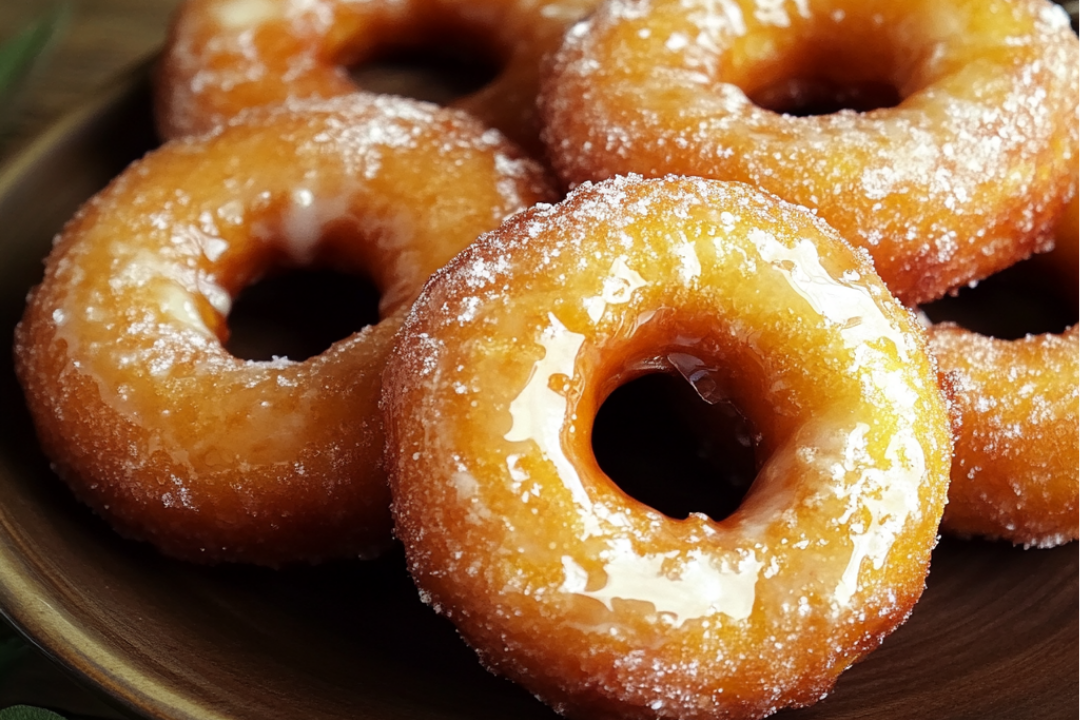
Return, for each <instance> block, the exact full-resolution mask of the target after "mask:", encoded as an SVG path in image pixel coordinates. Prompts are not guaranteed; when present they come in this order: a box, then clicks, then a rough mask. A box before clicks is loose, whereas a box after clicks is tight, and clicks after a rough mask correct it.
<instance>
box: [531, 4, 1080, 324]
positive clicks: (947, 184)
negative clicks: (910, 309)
mask: <svg viewBox="0 0 1080 720" xmlns="http://www.w3.org/2000/svg"><path fill="white" fill-rule="evenodd" d="M1078 58H1080V52H1078V41H1077V37H1076V35H1075V34H1074V33H1073V32H1072V30H1071V29H1070V27H1069V18H1068V16H1067V15H1066V14H1065V13H1064V11H1063V10H1062V9H1061V8H1060V7H1058V6H1056V5H1054V4H1052V3H1050V2H1048V0H945V1H942V0H892V1H888V2H865V3H858V2H850V0H815V2H796V3H762V2H754V0H724V1H723V2H716V1H715V0H612V1H611V2H608V3H605V4H604V6H603V7H602V8H600V9H598V10H597V12H596V13H594V14H593V15H591V16H590V17H589V18H588V19H587V20H586V21H584V22H582V23H579V24H578V25H576V26H575V27H574V28H573V29H572V30H571V31H570V32H569V33H568V35H567V42H566V43H565V44H564V45H563V47H562V49H561V50H560V51H559V52H558V53H557V55H556V59H555V69H554V72H553V73H552V74H551V75H550V76H549V77H547V78H546V79H545V82H544V84H543V86H542V92H541V112H542V117H543V119H544V122H545V131H544V132H545V139H546V142H547V145H548V148H549V154H550V156H551V161H552V163H553V164H554V166H555V168H556V170H557V171H558V172H559V173H560V174H561V175H562V176H563V178H564V180H565V181H567V182H568V183H570V184H574V183H578V182H581V181H583V180H598V179H600V178H604V177H609V176H611V175H614V174H618V173H626V172H637V173H642V174H645V175H648V176H658V175H663V174H665V173H669V172H674V173H681V174H689V175H701V176H706V177H713V178H719V179H732V180H742V181H745V182H749V183H751V184H754V185H757V186H759V187H761V188H763V189H766V190H768V191H770V192H773V193H776V194H777V195H779V196H781V197H783V198H785V199H787V200H790V201H792V202H797V203H799V204H801V205H806V206H808V207H812V208H815V209H816V210H817V212H818V213H819V214H820V215H821V217H823V218H825V220H826V221H828V222H829V224H831V225H833V226H834V227H835V228H836V229H837V230H839V231H840V234H841V235H842V236H844V237H845V238H847V239H848V240H849V241H850V242H852V243H854V244H857V245H859V246H861V247H864V248H866V249H867V250H868V251H869V252H870V253H871V255H873V257H874V262H875V265H876V268H877V271H878V273H879V274H880V275H881V277H882V279H884V280H885V282H886V284H887V285H888V286H889V287H890V288H891V289H892V290H893V292H894V293H895V294H896V295H897V297H899V298H900V299H901V300H902V301H903V302H904V303H906V304H908V305H909V306H914V305H916V304H919V303H922V302H927V301H930V300H933V299H936V298H938V297H940V296H942V295H943V294H944V293H945V292H947V291H949V290H951V289H954V288H957V287H960V286H962V285H964V284H967V283H968V282H970V281H971V280H973V279H979V278H983V277H986V276H988V275H990V274H992V273H994V272H996V271H998V270H1001V269H1003V268H1005V267H1008V266H1009V265H1012V264H1013V263H1015V262H1016V261H1018V260H1020V259H1023V258H1024V257H1027V256H1028V255H1030V254H1031V253H1032V252H1033V251H1036V250H1040V249H1046V248H1047V247H1049V244H1050V236H1051V234H1052V231H1053V228H1054V224H1055V223H1056V222H1057V220H1058V217H1059V216H1060V214H1061V213H1062V211H1063V209H1064V206H1063V203H1064V199H1065V198H1066V197H1067V196H1068V195H1067V193H1066V192H1065V190H1066V188H1067V186H1068V181H1069V177H1070V175H1071V174H1073V173H1075V169H1076V165H1077V162H1078V157H1080V154H1078V143H1080V138H1078V132H1077V120H1076V108H1077V94H1078V89H1077V88H1078V84H1080V80H1078V78H1080V60H1078ZM845 93H849V94H850V93H853V94H854V95H855V96H856V97H844V94H845ZM860 95H862V96H863V97H858V96H860ZM875 95H876V96H878V97H873V96H875ZM814 96H824V97H825V99H835V100H836V101H837V102H838V103H839V104H840V105H841V107H843V106H845V104H847V105H855V106H858V105H859V104H860V103H861V102H862V101H865V100H876V101H877V102H871V103H870V104H869V106H868V107H869V108H871V109H869V110H868V111H866V112H856V111H854V110H850V109H849V110H841V111H839V112H832V113H826V114H819V115H812V116H809V117H797V116H795V115H794V114H786V113H785V112H784V111H786V110H789V109H794V110H796V111H797V110H799V109H800V108H799V107H798V106H799V105H800V103H802V102H804V101H807V102H809V101H811V100H813V99H815V97H814ZM866 96H871V97H866ZM789 100H790V101H793V104H794V106H795V107H794V108H792V107H791V105H789V102H788V101H789ZM882 105H884V107H883V106H882ZM890 105H894V106H891V107H890ZM768 107H773V108H775V109H776V110H777V111H774V110H771V109H767V108H768Z"/></svg>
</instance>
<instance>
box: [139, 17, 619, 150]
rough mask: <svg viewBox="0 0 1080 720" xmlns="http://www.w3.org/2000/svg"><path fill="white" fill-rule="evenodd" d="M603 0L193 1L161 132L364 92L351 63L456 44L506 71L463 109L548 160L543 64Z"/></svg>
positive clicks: (181, 32)
mask: <svg viewBox="0 0 1080 720" xmlns="http://www.w3.org/2000/svg"><path fill="white" fill-rule="evenodd" d="M597 2H598V0H403V1H402V0H370V1H366V2H355V1H349V0H187V2H185V3H183V4H182V5H181V6H180V7H179V9H178V11H177V13H176V16H175V17H174V19H173V23H172V26H171V30H170V33H169V38H168V40H167V42H166V47H165V51H164V53H163V56H162V58H161V60H160V62H159V68H158V73H157V77H156V82H155V95H156V101H155V108H156V117H157V124H158V128H159V131H160V133H161V135H162V136H163V137H166V138H170V137H178V136H182V135H189V134H192V133H199V132H205V131H207V130H210V129H211V128H213V127H214V126H215V125H217V124H219V123H221V122H223V121H225V120H227V119H229V118H231V117H234V116H235V115H237V114H238V113H239V112H241V111H242V110H243V109H245V108H249V107H258V106H263V105H272V104H277V103H280V102H283V101H284V100H287V99H290V98H291V99H296V98H308V97H324V98H325V97H334V96H337V95H344V94H347V93H351V92H355V91H356V90H357V86H356V83H355V82H354V81H353V80H352V79H351V78H350V76H349V71H348V68H349V66H351V65H361V64H363V63H364V62H367V61H370V60H373V59H378V58H379V57H380V56H382V55H384V54H386V53H388V52H393V51H401V50H403V49H404V50H407V49H410V48H413V49H416V48H420V49H423V48H424V47H425V46H427V47H432V46H434V47H439V46H440V45H442V46H446V47H445V48H444V49H447V50H451V51H452V50H458V51H462V52H465V53H470V54H472V55H478V56H479V57H480V58H481V59H487V60H491V61H492V62H493V63H494V64H495V65H497V66H498V68H499V69H498V71H497V72H496V74H495V77H494V78H493V79H492V80H491V81H490V82H488V83H486V84H485V85H484V86H482V87H481V88H479V89H477V90H476V91H474V92H472V93H470V94H468V95H466V96H464V97H462V98H460V99H458V100H456V101H454V103H453V104H454V106H455V107H459V108H461V109H463V110H466V111H467V112H469V113H471V114H473V115H475V116H476V117H477V118H479V119H480V120H481V121H482V122H484V123H485V124H487V125H489V126H491V127H495V128H498V129H499V130H501V131H502V132H503V133H504V134H505V135H507V136H508V137H510V138H511V139H512V140H514V141H515V142H517V143H518V144H520V145H521V146H523V147H525V148H526V149H528V150H530V151H531V152H534V153H538V152H539V151H540V148H541V145H540V141H539V121H538V119H537V117H536V95H537V93H538V92H539V82H540V81H539V74H540V68H541V65H542V62H543V60H544V59H545V58H546V56H547V55H548V54H549V53H551V52H553V51H554V50H555V49H556V48H557V47H558V45H559V43H560V42H561V40H562V35H563V32H564V30H565V29H566V28H567V27H568V26H569V25H570V24H571V23H572V22H573V21H575V20H577V19H579V18H580V17H582V16H584V15H585V14H586V13H587V12H588V11H590V10H591V9H592V8H593V6H595V5H596V4H597Z"/></svg>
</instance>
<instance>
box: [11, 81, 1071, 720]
mask: <svg viewBox="0 0 1080 720" xmlns="http://www.w3.org/2000/svg"><path fill="white" fill-rule="evenodd" d="M148 108H149V100H148V90H147V83H146V73H145V72H140V73H136V74H135V75H134V76H133V77H132V78H130V79H128V80H125V81H121V82H119V83H117V85H116V86H115V88H114V89H113V90H112V91H110V92H108V93H106V94H104V95H102V96H100V97H99V98H98V99H96V100H94V101H93V102H91V103H90V104H89V105H87V106H86V107H84V108H82V109H80V110H79V111H77V112H75V113H74V114H72V115H71V116H70V117H68V118H67V119H65V120H64V121H63V122H61V123H60V124H59V125H58V126H56V127H55V128H54V129H53V130H52V131H51V132H49V133H47V134H46V135H45V136H44V137H42V138H41V139H40V140H39V142H37V144H35V145H33V146H32V147H30V148H29V149H28V150H27V151H26V152H25V153H23V154H22V155H21V156H20V157H18V158H16V160H15V161H14V162H13V163H12V164H10V165H9V166H8V167H7V169H6V171H4V172H3V173H2V174H0V333H2V334H3V337H4V338H7V339H6V340H5V341H4V342H5V343H9V342H10V338H11V333H12V328H13V327H14V325H15V323H16V321H17V320H18V318H19V316H20V315H21V313H22V307H23V301H24V297H25V294H26V291H27V290H28V289H29V288H30V286H31V285H33V284H34V283H36V282H37V281H38V279H39V277H40V273H41V260H42V258H43V257H44V256H45V254H46V253H47V252H48V248H49V242H50V238H51V237H52V235H53V234H54V233H55V232H56V231H57V230H58V229H59V228H60V226H61V224H62V223H63V222H64V221H65V220H66V219H67V218H68V217H69V216H70V215H71V214H72V212H73V211H74V210H75V208H76V207H77V205H78V204H79V203H81V202H82V201H83V200H84V199H86V198H87V197H88V196H90V195H91V194H92V193H93V192H94V191H96V190H97V189H98V188H100V187H101V186H103V185H104V184H105V183H106V182H107V181H108V180H109V179H110V178H111V177H113V176H114V175H115V174H116V173H118V172H119V171H120V170H121V168H123V166H124V165H125V164H126V163H127V162H129V161H130V160H132V159H133V158H135V157H137V156H138V155H140V154H141V153H142V152H143V151H145V150H146V149H148V148H150V147H152V146H153V145H154V143H155V140H154V136H153V132H152V130H151V124H150V118H149V110H148ZM10 355H11V353H10V350H9V351H6V352H3V353H0V409H2V412H0V608H2V610H3V613H4V615H5V616H6V617H7V618H8V619H9V620H10V621H11V622H12V623H13V624H14V625H16V626H17V627H18V628H20V629H21V630H22V631H23V632H24V633H25V634H26V636H27V637H29V638H30V639H31V640H32V641H33V642H34V643H36V644H37V645H38V646H39V647H41V648H42V649H44V651H45V652H47V653H48V654H49V655H51V656H52V657H53V658H55V659H56V660H57V661H59V662H60V663H61V664H62V665H64V666H66V667H67V668H68V669H70V670H71V671H73V672H74V673H75V674H76V675H77V676H79V677H81V678H83V679H84V680H85V681H86V682H87V683H88V684H90V685H91V686H92V687H96V688H98V689H100V690H102V691H103V692H104V693H105V694H106V695H108V696H111V697H112V698H114V699H115V700H116V702H117V704H118V705H119V707H121V708H123V709H125V710H128V711H131V712H133V713H134V714H137V715H143V716H146V717H151V718H162V719H168V720H173V719H181V718H191V719H194V718H199V719H200V720H210V719H217V718H221V719H222V720H224V719H225V718H228V719H230V720H275V719H278V718H280V719H282V720H296V719H297V718H305V719H306V720H328V719H330V718H343V719H344V718H349V719H350V720H358V719H364V718H369V719H372V720H376V719H377V720H390V719H391V718H393V719H395V720H404V719H410V720H412V719H416V720H419V719H421V718H425V719H426V718H431V719H434V718H439V719H441V720H449V719H450V718H469V719H471V720H476V719H480V718H506V719H510V718H514V719H526V718H549V719H550V718H553V717H554V714H553V713H552V712H551V711H550V710H548V709H547V708H545V707H544V706H542V705H541V704H539V703H538V702H536V701H535V700H533V699H532V698H531V697H530V696H529V695H527V694H526V693H525V692H523V691H521V690H520V689H518V688H517V687H515V686H513V685H511V684H510V683H508V682H505V681H503V680H500V679H497V678H495V677H493V676H490V675H488V674H487V673H486V672H485V671H484V670H483V669H482V668H481V667H480V665H479V664H478V663H477V661H476V658H475V656H474V655H473V653H472V652H471V651H470V650H468V649H467V648H466V647H465V646H464V645H463V644H462V643H461V642H460V640H459V639H458V637H457V636H456V634H455V633H454V631H453V629H452V628H451V627H450V626H449V625H448V624H447V623H445V622H444V621H443V620H441V619H439V618H437V617H436V616H435V615H434V614H433V613H432V612H430V611H429V610H428V609H427V608H426V607H424V606H423V605H422V604H421V603H420V602H419V601H418V599H417V595H416V592H415V590H414V589H413V587H412V584H411V582H410V580H409V578H408V577H407V575H406V574H405V572H404V569H403V561H402V557H401V554H400V553H399V552H394V553H391V554H390V556H389V557H386V558H384V559H382V560H379V561H377V562H372V563H362V562H348V563H340V564H337V565H332V566H327V567H319V568H307V569H296V570H286V571H281V572H273V571H267V570H261V569H251V568H237V567H227V568H210V569H208V568H201V567H193V566H189V565H184V564H181V563H177V562H173V561H170V560H165V559H162V558H161V557H159V556H158V555H157V554H156V553H155V552H154V551H153V550H151V549H150V548H148V547H147V546H145V545H142V544H138V543H133V542H128V541H125V540H122V539H120V538H119V537H117V536H116V535H114V534H113V533H112V532H111V531H110V530H109V528H108V527H106V526H105V525H104V524H103V523H102V522H101V521H99V520H98V519H97V518H96V517H94V516H93V515H92V514H91V513H90V512H89V511H88V510H86V509H85V508H84V507H82V506H80V505H79V504H77V503H76V502H75V501H74V500H73V499H72V497H71V496H70V494H69V493H68V491H67V489H66V488H65V487H64V486H63V485H62V484H61V483H60V481H59V480H58V479H57V478H56V477H55V476H54V475H53V474H52V473H51V472H50V470H49V465H48V462H47V461H46V459H45V458H44V457H42V456H41V454H40V453H39V451H38V450H37V444H36V441H35V438H34V435H33V431H32V428H31V426H30V421H29V418H28V416H27V412H26V409H25V406H24V403H23V399H22V395H21V392H20V390H19V387H18V385H17V383H16V381H15V378H14V375H13V372H12V367H11V360H10ZM1077 607H1078V600H1077V547H1076V545H1075V544H1071V545H1068V546H1065V547H1063V548H1058V549H1055V550H1046V551H1035V550H1032V551H1024V550H1020V549H1015V548H1012V547H1010V546H1008V545H1003V544H996V543H983V542H959V541H954V540H948V539H947V540H944V541H942V543H941V545H940V546H939V547H938V549H937V550H936V551H935V553H934V559H933V567H932V572H931V575H930V579H929V588H928V590H927V592H926V594H925V596H924V599H923V600H922V601H921V602H920V603H919V605H918V606H917V607H916V609H915V612H914V614H913V616H912V617H911V619H910V621H909V622H908V623H907V624H906V625H904V626H903V627H902V628H901V629H900V630H899V631H898V632H897V633H895V634H894V635H893V636H892V637H890V638H889V639H888V640H887V641H886V643H885V644H884V646H883V647H882V648H881V649H880V650H879V651H878V652H876V653H874V654H873V655H872V656H870V658H869V659H867V660H866V661H864V662H863V663H861V664H859V665H858V666H856V667H854V668H852V669H851V670H850V671H849V672H848V673H846V674H845V675H844V676H843V677H842V678H841V679H840V683H839V685H838V686H837V688H836V690H835V692H834V693H833V694H832V695H831V696H830V697H829V698H828V699H826V700H825V701H824V702H822V703H820V704H818V705H817V706H815V707H813V708H809V709H805V710H799V711H789V712H785V713H782V714H781V716H780V717H786V718H792V719H794V718H803V719H807V718H830V719H833V720H839V719H841V718H845V719H846V718H876V719H877V720H888V719H899V718H904V719H907V718H923V717H925V718H951V719H956V718H972V719H975V718H978V719H979V720H994V719H999V720H1015V719H1016V718H1027V719H1029V720H1038V719H1051V718H1054V719H1056V718H1066V717H1068V718H1075V717H1076V716H1075V715H1074V714H1073V713H1075V712H1076V708H1077V703H1078V697H1077V674H1078V662H1077V657H1078V647H1077V635H1078V628H1077Z"/></svg>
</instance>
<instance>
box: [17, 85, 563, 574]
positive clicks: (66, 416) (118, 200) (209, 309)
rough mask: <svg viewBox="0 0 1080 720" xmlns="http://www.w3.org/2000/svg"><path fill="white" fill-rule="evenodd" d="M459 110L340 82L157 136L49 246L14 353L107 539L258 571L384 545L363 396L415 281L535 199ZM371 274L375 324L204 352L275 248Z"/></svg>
mask: <svg viewBox="0 0 1080 720" xmlns="http://www.w3.org/2000/svg"><path fill="white" fill-rule="evenodd" d="M550 197H551V195H550V191H549V190H548V188H547V186H546V184H545V182H544V180H543V176H542V173H541V171H540V169H539V168H538V166H536V165H535V164H533V163H531V162H527V161H522V160H520V159H519V158H518V156H517V154H516V150H514V149H513V147H512V146H510V144H509V143H508V142H507V141H506V140H505V139H503V138H502V137H501V136H500V135H498V134H497V133H495V132H494V131H490V130H485V129H483V128H482V127H481V126H480V125H479V123H477V122H475V121H474V120H472V119H471V118H469V117H468V116H466V115H465V114H464V113H460V112H452V111H449V110H442V109H439V108H436V107H435V106H433V105H427V104H423V103H418V102H412V101H407V100H401V99H397V98H376V97H374V96H368V95H361V94H356V95H353V96H350V97H347V98H338V99H335V100H327V101H319V102H315V103H309V104H300V103H296V104H292V105H290V106H289V107H287V108H283V109H281V110H278V111H275V112H272V113H252V114H251V115H250V116H249V117H247V118H245V119H243V120H240V121H237V122H235V123H234V124H232V125H230V126H228V127H226V128H223V129H220V130H218V131H216V132H215V133H214V134H212V135H208V136H206V137H202V138H196V139H191V140H184V141H175V142H172V143H169V144H166V145H165V146H163V147H162V148H161V149H160V150H158V151H155V152H153V153H151V154H150V155H148V156H147V157H145V158H144V159H143V160H141V161H139V162H137V163H135V164H133V165H132V166H131V167H130V168H128V170H127V171H125V172H124V173H123V174H122V175H121V176H120V177H119V178H117V179H116V180H115V181H114V182H113V183H112V184H111V185H110V186H109V187H108V188H107V189H106V190H104V191H103V192H102V193H101V194H99V195H98V196H96V197H95V198H93V199H92V200H90V201H89V202H88V203H87V204H86V205H85V206H84V207H83V208H82V209H81V210H80V211H79V213H78V215H77V216H76V217H75V218H74V219H73V220H72V221H71V222H69V223H68V225H67V226H66V228H65V229H64V231H63V232H62V234H61V235H60V236H59V238H58V239H57V241H56V244H55V247H54V248H53V251H52V253H51V254H50V256H49V258H48V260H47V262H46V268H45V278H44V280H43V282H42V284H41V285H40V286H38V287H37V288H36V289H35V290H34V291H33V292H32V293H31V296H30V298H29V304H28V307H27V309H26V313H25V315H24V317H23V320H22V322H21V324H20V325H19V327H18V330H17V332H16V347H15V355H16V366H17V371H18V375H19V379H20V381H21V382H22V384H23V388H24V390H25V393H26V398H27V403H28V405H29V407H30V410H31V413H32V415H33V418H34V422H35V425H36V428H37V431H38V434H39V437H40V439H41V442H42V445H43V447H44V449H45V451H46V453H47V454H48V455H49V456H50V458H51V459H52V461H53V464H54V467H55V469H56V471H57V472H58V473H59V474H60V475H61V476H62V477H63V478H65V479H66V480H67V481H68V482H69V484H70V485H71V486H72V487H73V489H74V490H75V492H76V494H77V495H78V496H79V497H80V498H81V499H82V500H84V501H85V502H86V503H87V504H89V505H90V506H91V507H92V508H94V509H95V510H96V511H97V512H98V513H100V514H101V515H103V516H104V517H105V518H106V519H107V520H109V521H110V522H111V523H112V524H113V525H114V526H115V527H116V528H117V529H118V530H119V531H120V532H122V533H123V534H125V535H128V536H133V537H137V538H141V539H145V540H149V541H150V542H152V543H153V544H154V545H156V546H157V547H158V548H159V549H161V550H162V551H164V552H165V553H167V554H169V555H172V556H176V557H181V558H185V559H188V560H194V561H203V562H213V561H222V560H230V561H247V562H254V563H260V564H267V565H277V564H280V563H284V562H289V561H296V560H318V559H321V558H326V557H348V556H353V555H357V554H365V553H369V552H373V551H375V550H376V549H379V548H381V547H382V546H384V545H386V544H387V543H388V542H389V540H390V513H389V502H390V498H389V495H388V491H387V489H386V487H385V484H386V483H385V478H384V475H383V472H382V469H381V465H380V457H381V452H382V445H383V435H382V429H381V425H380V421H379V418H378V411H377V402H378V393H379V380H380V376H381V371H382V365H383V363H384V361H385V358H386V355H387V354H388V353H389V350H390V340H391V338H392V336H393V334H394V333H395V332H396V330H397V329H398V327H399V326H400V323H401V321H402V319H403V317H404V314H405V311H406V309H407V308H408V306H409V304H410V303H411V302H412V300H413V299H414V298H415V297H416V295H417V294H418V293H419V291H420V288H421V286H422V285H423V283H424V281H425V280H426V279H427V277H428V275H429V274H430V273H431V272H433V271H434V270H435V269H437V268H439V267H441V266H442V265H443V264H444V263H445V262H446V261H447V260H448V259H449V258H450V257H452V256H453V255H454V254H455V253H457V252H458V251H459V250H460V249H461V248H463V247H464V246H466V245H467V244H469V243H470V242H471V241H473V240H474V239H475V238H476V237H477V236H478V235H480V234H481V233H482V232H484V231H486V230H490V229H492V228H495V227H497V226H498V225H499V224H500V223H501V222H502V220H503V219H504V218H505V217H506V216H508V215H510V214H512V213H515V212H518V211H520V210H522V209H524V208H525V207H527V206H529V205H532V204H533V203H535V202H538V201H541V200H547V199H550ZM309 264H319V265H321V266H329V267H334V268H337V269H339V270H341V271H342V272H351V273H358V274H363V275H366V276H368V277H370V278H371V279H372V281H373V282H374V284H375V285H376V287H377V288H378V290H379V292H380V294H381V303H380V316H381V318H382V319H381V320H380V321H379V322H378V323H377V324H375V325H373V326H369V327H366V328H364V329H363V330H362V331H360V332H358V333H357V334H355V335H353V336H352V337H349V338H347V339H345V340H342V341H341V342H338V343H336V344H334V345H333V346H332V347H330V348H329V349H328V350H326V351H325V352H324V353H322V354H321V355H318V356H316V357H313V358H311V359H309V360H306V361H304V362H293V361H290V360H288V359H285V358H279V359H275V360H273V361H269V362H255V361H245V360H241V359H238V358H236V357H234V356H232V355H230V354H229V352H227V351H226V350H225V349H224V347H223V346H222V342H223V340H224V339H225V337H226V335H227V333H228V329H227V327H226V315H227V314H228V312H229V308H230V305H231V303H232V299H233V298H234V297H235V296H236V294H237V293H238V292H239V291H240V290H241V289H242V288H244V287H245V286H246V285H248V284H250V283H252V282H254V281H256V280H257V279H258V278H259V277H260V276H262V275H263V274H264V273H265V272H267V271H268V270H270V269H271V268H272V267H274V266H276V265H281V266H303V265H309Z"/></svg>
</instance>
